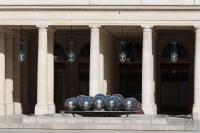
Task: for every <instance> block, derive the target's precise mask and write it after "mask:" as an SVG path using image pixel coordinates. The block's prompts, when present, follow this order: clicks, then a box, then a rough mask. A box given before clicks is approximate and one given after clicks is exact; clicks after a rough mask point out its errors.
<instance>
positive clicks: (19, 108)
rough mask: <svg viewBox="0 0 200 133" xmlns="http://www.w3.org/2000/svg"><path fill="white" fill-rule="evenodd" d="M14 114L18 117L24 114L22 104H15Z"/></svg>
mask: <svg viewBox="0 0 200 133" xmlns="http://www.w3.org/2000/svg"><path fill="white" fill-rule="evenodd" d="M14 113H15V114H16V115H20V114H22V105H21V103H17V102H14Z"/></svg>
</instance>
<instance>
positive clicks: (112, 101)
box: [105, 96, 120, 111]
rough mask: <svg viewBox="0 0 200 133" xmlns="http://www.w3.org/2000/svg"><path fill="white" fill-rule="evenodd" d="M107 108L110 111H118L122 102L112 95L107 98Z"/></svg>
mask: <svg viewBox="0 0 200 133" xmlns="http://www.w3.org/2000/svg"><path fill="white" fill-rule="evenodd" d="M105 105H106V109H107V110H108V111H117V110H119V109H120V102H119V100H118V99H117V98H115V97H113V96H111V97H109V98H108V99H107V100H106V104H105Z"/></svg>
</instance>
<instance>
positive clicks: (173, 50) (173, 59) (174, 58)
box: [170, 27, 178, 63]
mask: <svg viewBox="0 0 200 133" xmlns="http://www.w3.org/2000/svg"><path fill="white" fill-rule="evenodd" d="M173 32H175V27H174V31H173ZM173 36H174V35H173ZM170 59H171V62H172V63H176V62H177V61H178V49H177V42H176V41H172V42H171V50H170Z"/></svg>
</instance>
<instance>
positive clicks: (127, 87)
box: [118, 42, 142, 102]
mask: <svg viewBox="0 0 200 133" xmlns="http://www.w3.org/2000/svg"><path fill="white" fill-rule="evenodd" d="M125 49H126V53H127V61H126V62H125V63H121V62H120V61H119V60H118V62H119V63H118V64H119V75H118V81H119V93H120V94H122V95H123V96H124V97H135V98H136V99H137V100H138V101H140V102H141V97H142V92H141V90H142V45H141V43H139V42H129V43H127V44H126V48H125Z"/></svg>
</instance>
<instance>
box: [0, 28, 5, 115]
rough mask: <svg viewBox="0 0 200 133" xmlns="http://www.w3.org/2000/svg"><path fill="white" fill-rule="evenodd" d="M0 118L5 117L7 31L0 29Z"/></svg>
mask: <svg viewBox="0 0 200 133" xmlns="http://www.w3.org/2000/svg"><path fill="white" fill-rule="evenodd" d="M0 73H1V74H0V116H3V115H5V113H6V110H5V31H4V29H0Z"/></svg>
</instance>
